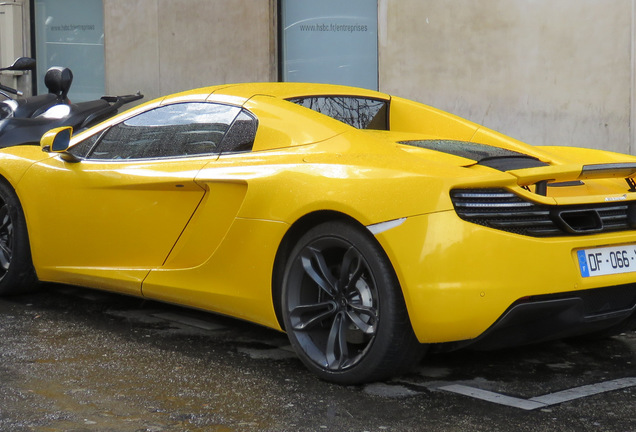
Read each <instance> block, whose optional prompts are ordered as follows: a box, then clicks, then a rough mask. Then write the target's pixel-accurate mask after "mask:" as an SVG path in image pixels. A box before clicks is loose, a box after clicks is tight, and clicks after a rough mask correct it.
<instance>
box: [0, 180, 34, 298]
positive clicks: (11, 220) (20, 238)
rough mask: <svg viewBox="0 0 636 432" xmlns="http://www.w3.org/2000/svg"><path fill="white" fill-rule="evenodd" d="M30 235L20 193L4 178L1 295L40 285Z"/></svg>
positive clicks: (0, 214) (0, 225) (1, 184)
mask: <svg viewBox="0 0 636 432" xmlns="http://www.w3.org/2000/svg"><path fill="white" fill-rule="evenodd" d="M36 285H37V278H36V276H35V271H34V270H33V262H32V260H31V249H30V246H29V235H28V233H27V228H26V222H25V220H24V213H23V212H22V206H20V202H19V200H18V197H17V196H16V195H15V192H14V191H13V189H11V187H9V186H8V185H7V184H6V183H4V182H2V181H0V295H9V294H23V293H26V292H28V291H31V290H33V289H35V288H36Z"/></svg>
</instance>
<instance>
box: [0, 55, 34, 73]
mask: <svg viewBox="0 0 636 432" xmlns="http://www.w3.org/2000/svg"><path fill="white" fill-rule="evenodd" d="M33 69H35V59H32V58H30V57H20V58H18V59H16V61H14V62H13V64H12V65H11V66H9V67H6V68H2V69H0V70H8V71H27V70H33Z"/></svg>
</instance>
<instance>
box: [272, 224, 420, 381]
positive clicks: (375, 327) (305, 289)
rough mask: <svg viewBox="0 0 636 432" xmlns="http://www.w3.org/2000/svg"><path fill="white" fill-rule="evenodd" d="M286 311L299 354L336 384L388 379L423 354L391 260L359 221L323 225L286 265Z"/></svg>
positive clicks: (307, 237) (304, 239)
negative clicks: (357, 222) (360, 226)
mask: <svg viewBox="0 0 636 432" xmlns="http://www.w3.org/2000/svg"><path fill="white" fill-rule="evenodd" d="M282 312H283V320H284V324H285V329H286V331H287V334H288V336H289V339H290V342H291V344H292V346H293V347H294V349H295V350H296V352H297V354H298V356H299V357H300V359H301V360H302V361H303V363H304V364H305V365H306V366H307V367H308V368H309V369H310V370H312V371H313V372H315V373H316V374H318V376H320V377H321V378H323V379H325V380H328V381H332V382H337V383H341V384H358V383H363V382H369V381H376V380H381V379H386V378H388V377H390V376H393V375H396V374H400V373H403V372H405V371H407V370H408V369H409V368H411V367H412V366H413V365H414V364H415V363H416V362H417V361H419V359H420V358H421V355H422V354H423V346H422V345H421V344H420V343H419V342H418V341H417V339H416V337H415V335H414V333H413V330H412V327H411V324H410V321H409V317H408V313H407V311H406V307H405V304H404V299H403V297H402V292H401V289H400V285H399V283H398V281H397V277H396V276H395V273H394V271H393V268H392V266H391V264H390V262H389V260H388V258H387V257H386V255H385V253H384V251H383V250H382V248H381V247H380V245H379V244H378V243H377V242H376V241H375V239H374V238H373V236H372V235H371V234H370V233H369V232H367V231H366V230H365V229H363V228H359V227H357V226H355V225H354V224H352V223H348V222H344V221H333V222H328V223H323V224H321V225H318V226H316V227H314V228H312V229H310V230H309V231H308V232H307V233H306V234H305V235H304V236H302V237H301V238H300V240H299V241H298V242H297V244H296V246H295V247H294V249H293V251H292V253H291V254H290V257H289V259H288V261H287V265H286V267H285V272H284V277H283V287H282Z"/></svg>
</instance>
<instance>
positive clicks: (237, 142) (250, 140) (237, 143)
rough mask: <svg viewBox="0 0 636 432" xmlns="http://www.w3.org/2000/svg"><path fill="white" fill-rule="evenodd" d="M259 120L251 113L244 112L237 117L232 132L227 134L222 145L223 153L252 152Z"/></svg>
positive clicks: (229, 131)
mask: <svg viewBox="0 0 636 432" xmlns="http://www.w3.org/2000/svg"><path fill="white" fill-rule="evenodd" d="M257 128H258V120H256V118H255V117H254V116H253V115H252V114H250V113H249V112H247V111H245V110H243V111H241V113H240V114H239V115H238V116H236V119H235V120H234V123H232V126H230V130H228V131H227V133H226V134H225V138H223V143H222V144H221V153H240V152H248V151H251V150H252V146H253V145H254V138H255V137H256V129H257Z"/></svg>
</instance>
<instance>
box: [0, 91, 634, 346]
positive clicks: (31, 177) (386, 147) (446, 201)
mask: <svg viewBox="0 0 636 432" xmlns="http://www.w3.org/2000/svg"><path fill="white" fill-rule="evenodd" d="M338 94H351V95H355V96H358V97H369V98H374V99H381V100H385V101H387V103H389V104H390V117H389V125H390V130H388V131H361V130H356V129H354V128H352V127H351V126H348V125H346V124H344V123H341V122H339V121H337V120H335V119H332V118H329V117H327V116H324V115H322V114H319V113H316V112H314V111H311V110H309V109H307V108H304V107H301V106H298V105H296V104H293V103H290V102H288V101H285V100H284V99H286V98H293V97H298V96H302V95H313V96H316V95H338ZM191 101H209V102H215V103H222V104H230V105H235V106H240V107H243V108H244V109H246V110H248V111H249V112H250V113H252V114H253V115H254V116H255V117H256V118H257V119H258V130H257V132H256V139H255V142H254V146H253V150H252V151H251V152H245V153H235V154H232V153H228V154H221V155H220V156H219V155H209V156H205V157H188V158H168V159H155V160H118V161H91V160H84V161H80V162H78V163H71V162H65V161H63V160H62V159H61V157H60V156H59V155H51V154H47V153H44V152H42V151H41V149H40V148H39V147H36V146H18V147H12V148H9V149H2V150H0V175H1V176H2V177H3V178H4V179H5V180H6V181H7V182H8V183H9V184H10V185H11V186H12V187H13V188H14V189H15V191H16V194H17V195H18V197H19V199H20V202H21V203H22V206H23V209H24V214H25V218H26V222H27V227H28V232H29V236H30V237H29V240H30V243H31V252H32V257H33V264H34V267H35V269H36V272H37V275H38V277H39V278H40V279H42V280H45V281H54V282H62V283H71V284H77V285H84V286H89V287H94V288H99V289H107V290H113V291H119V292H125V293H128V294H133V295H139V296H145V297H147V298H152V299H158V300H162V301H168V302H173V303H180V304H185V305H188V306H191V307H196V308H201V309H206V310H211V311H215V312H219V313H224V314H228V315H231V316H235V317H239V318H243V319H247V320H251V321H253V322H256V323H259V324H263V325H267V326H270V327H273V328H277V329H280V328H281V325H280V323H279V322H278V318H277V316H276V307H277V306H278V304H277V303H278V302H279V299H278V298H276V297H275V295H274V292H275V291H276V287H273V286H272V281H273V274H274V273H275V272H276V271H280V269H277V268H275V262H276V261H275V260H276V256H277V253H278V252H279V246H280V244H281V242H282V241H283V239H284V238H285V235H286V234H287V233H288V232H290V228H291V227H294V226H295V224H296V223H298V221H300V220H303V218H305V217H306V216H308V215H319V216H320V217H329V215H335V214H339V215H342V216H344V217H346V218H348V219H349V220H352V221H355V222H356V223H358V224H359V225H360V226H374V225H376V224H380V223H383V222H387V221H395V220H398V221H400V223H396V224H395V226H391V227H390V229H386V230H384V231H381V232H379V233H377V234H376V238H377V241H378V242H379V244H380V245H381V247H382V249H383V250H384V251H385V252H386V254H387V256H388V258H389V260H390V263H391V265H392V267H393V268H394V269H395V272H396V274H397V277H398V279H399V282H400V286H401V288H402V292H403V295H404V298H405V301H406V304H407V308H408V311H409V316H410V320H411V323H412V326H413V328H414V330H415V333H416V335H417V337H418V338H419V340H420V341H421V342H435V343H437V342H451V341H461V340H466V339H473V338H476V337H478V336H479V335H480V334H482V333H483V332H484V331H486V330H487V329H488V328H489V327H490V326H491V325H492V324H493V323H494V322H495V321H497V319H498V318H499V317H501V315H502V314H503V313H504V312H505V311H506V310H507V309H508V308H509V307H510V306H511V305H512V304H513V303H515V302H516V301H517V300H519V299H520V298H524V297H528V296H535V295H542V294H553V293H563V292H569V291H576V290H583V289H592V288H597V287H604V286H612V285H619V284H626V283H634V281H635V280H636V278H635V277H634V274H633V273H632V274H623V275H614V276H599V277H593V278H582V277H581V276H580V274H579V269H578V266H577V261H576V251H577V250H578V249H582V248H593V247H598V246H603V245H615V244H633V243H636V231H634V230H627V231H621V232H615V233H605V234H592V235H582V236H576V237H566V236H558V237H551V238H534V237H529V236H524V235H519V234H512V233H509V232H504V231H500V230H496V229H492V228H486V227H483V226H480V225H477V224H473V223H470V222H466V221H463V220H461V219H460V218H459V216H458V215H457V214H456V212H455V211H454V207H453V203H452V201H451V198H450V191H451V190H452V189H454V188H500V189H505V190H507V191H512V192H514V193H515V194H516V195H517V196H519V197H521V198H523V199H524V200H526V201H528V202H534V203H539V204H543V205H552V206H554V205H556V204H583V203H591V202H592V203H602V202H606V201H611V200H621V201H623V202H628V203H631V202H633V201H634V200H635V198H634V197H633V195H632V193H631V192H628V188H627V185H626V183H625V181H624V180H623V179H621V178H616V179H615V178H601V179H593V178H587V179H585V181H584V184H581V185H577V186H569V187H559V188H557V187H549V188H548V192H547V194H546V196H541V195H538V194H537V193H535V192H536V189H535V188H536V186H535V185H534V184H535V183H536V182H539V181H542V180H547V181H550V182H554V181H561V180H572V179H578V178H579V177H578V174H580V173H581V170H582V166H583V165H585V164H598V163H607V164H609V163H633V162H636V158H634V157H632V156H624V155H617V154H613V153H607V152H600V151H595V150H587V149H570V148H549V147H542V148H534V147H530V146H527V145H526V144H523V143H521V142H519V141H516V140H514V139H512V138H509V137H505V136H503V135H501V134H499V133H497V132H494V131H490V130H488V129H486V128H483V127H481V126H479V125H477V124H474V123H472V122H469V121H467V120H463V119H460V118H458V117H456V116H453V115H451V114H448V113H444V112H442V111H439V110H436V109H434V108H431V107H428V106H425V105H421V104H418V103H416V102H412V101H408V100H405V99H401V98H397V97H391V96H389V95H385V94H382V93H378V92H372V91H368V90H361V89H351V88H348V87H342V86H328V85H307V84H280V83H277V84H248V85H222V86H217V87H209V88H203V89H196V90H192V91H189V92H184V93H180V94H177V95H172V96H169V97H166V98H162V99H158V100H156V101H151V102H149V103H147V104H145V105H142V106H139V107H136V108H134V109H133V110H130V111H128V112H125V113H122V114H120V115H119V116H116V117H114V118H112V119H110V120H107V121H106V122H104V123H102V124H100V125H98V126H96V127H94V128H92V129H89V130H87V131H84V132H82V133H81V134H78V135H77V136H76V137H74V138H73V139H72V141H71V144H72V145H74V144H76V143H79V142H81V141H83V140H84V139H86V138H87V137H91V136H94V135H95V134H99V133H101V132H102V131H104V130H106V129H107V128H109V127H110V126H112V125H115V124H117V123H119V122H122V121H124V120H125V119H128V118H130V117H132V116H134V115H136V114H138V113H141V112H144V111H145V110H149V109H152V108H155V107H159V106H162V105H168V104H173V103H184V102H191ZM431 139H438V140H458V141H472V142H476V143H480V144H485V145H490V146H496V147H500V148H503V149H507V150H510V151H514V152H519V153H523V154H527V155H529V156H532V157H533V158H536V159H537V160H538V161H541V162H543V163H546V164H549V165H550V166H547V167H535V168H524V169H518V170H511V171H508V172H505V171H501V170H496V169H493V168H489V167H487V166H484V165H480V164H478V163H477V161H476V160H473V159H470V158H468V157H466V156H463V157H462V156H458V155H455V154H450V153H443V152H440V151H434V150H428V149H424V148H418V147H415V146H410V145H407V144H404V143H403V142H404V141H410V140H431Z"/></svg>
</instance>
